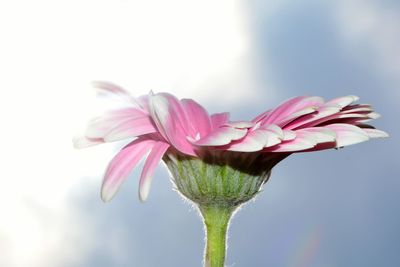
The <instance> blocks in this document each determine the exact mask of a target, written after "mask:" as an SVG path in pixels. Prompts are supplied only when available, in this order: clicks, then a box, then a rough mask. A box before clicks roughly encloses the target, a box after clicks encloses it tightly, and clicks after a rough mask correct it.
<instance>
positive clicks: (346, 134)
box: [324, 123, 369, 147]
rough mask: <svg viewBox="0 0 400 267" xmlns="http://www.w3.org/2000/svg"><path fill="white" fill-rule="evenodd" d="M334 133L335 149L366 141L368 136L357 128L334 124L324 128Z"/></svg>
mask: <svg viewBox="0 0 400 267" xmlns="http://www.w3.org/2000/svg"><path fill="white" fill-rule="evenodd" d="M324 127H325V128H328V129H331V130H333V131H335V133H336V135H337V136H336V147H343V146H348V145H353V144H357V143H361V142H364V141H367V140H368V139H369V137H368V134H367V133H366V132H365V131H364V130H362V129H360V128H359V127H357V126H354V125H350V124H344V123H335V124H330V125H326V126H324Z"/></svg>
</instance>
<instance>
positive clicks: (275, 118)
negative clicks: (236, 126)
mask: <svg viewBox="0 0 400 267" xmlns="http://www.w3.org/2000/svg"><path fill="white" fill-rule="evenodd" d="M323 103H324V100H323V99H322V98H320V97H304V96H300V97H296V98H293V99H290V100H288V101H286V102H284V103H283V104H281V105H279V106H278V107H277V108H275V109H274V110H272V112H271V113H269V114H268V115H267V116H266V117H265V118H264V119H262V124H269V123H275V124H277V122H279V121H281V120H284V119H285V118H286V117H289V116H290V115H292V114H294V113H296V112H298V111H300V110H302V109H305V108H307V107H311V108H312V107H314V108H317V107H320V106H322V105H323Z"/></svg>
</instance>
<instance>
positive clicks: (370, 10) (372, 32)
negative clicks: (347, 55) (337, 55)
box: [334, 0, 400, 82]
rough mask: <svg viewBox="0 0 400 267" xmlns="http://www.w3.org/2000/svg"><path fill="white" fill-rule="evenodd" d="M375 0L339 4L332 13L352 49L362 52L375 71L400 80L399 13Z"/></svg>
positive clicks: (399, 11)
mask: <svg viewBox="0 0 400 267" xmlns="http://www.w3.org/2000/svg"><path fill="white" fill-rule="evenodd" d="M388 5H389V4H388V3H387V4H385V3H380V2H378V1H371V0H369V1H361V0H351V1H347V0H346V1H344V0H343V1H338V2H337V5H335V6H334V7H335V9H336V12H334V15H335V18H336V23H337V26H338V30H339V33H340V34H341V35H342V37H343V38H344V40H345V41H347V43H348V44H349V45H350V47H351V49H354V50H356V51H357V52H358V53H359V52H360V51H363V50H364V51H365V49H366V51H367V52H366V53H364V54H363V55H364V56H368V57H371V56H372V59H373V60H374V61H375V63H376V65H377V67H376V70H377V71H379V70H381V71H382V70H383V72H384V74H385V75H387V76H388V77H389V78H391V79H394V80H396V81H397V82H399V80H398V78H399V77H400V53H399V49H400V45H399V44H400V28H399V25H400V16H399V13H400V10H399V9H396V8H393V7H390V6H388Z"/></svg>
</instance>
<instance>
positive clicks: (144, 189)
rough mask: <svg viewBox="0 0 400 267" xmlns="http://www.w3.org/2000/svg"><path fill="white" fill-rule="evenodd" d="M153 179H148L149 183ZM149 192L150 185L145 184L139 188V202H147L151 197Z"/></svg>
mask: <svg viewBox="0 0 400 267" xmlns="http://www.w3.org/2000/svg"><path fill="white" fill-rule="evenodd" d="M149 180H151V179H146V181H149ZM149 192H150V183H146V182H145V183H144V184H143V185H141V186H140V188H139V200H140V202H142V203H143V202H146V200H147V198H148V197H149Z"/></svg>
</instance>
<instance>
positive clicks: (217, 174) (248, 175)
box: [163, 151, 276, 206]
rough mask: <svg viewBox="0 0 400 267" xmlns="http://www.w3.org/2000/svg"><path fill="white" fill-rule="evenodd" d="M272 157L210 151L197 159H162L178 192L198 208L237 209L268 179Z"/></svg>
mask: <svg viewBox="0 0 400 267" xmlns="http://www.w3.org/2000/svg"><path fill="white" fill-rule="evenodd" d="M274 159H275V158H273V159H271V158H266V157H264V156H263V155H262V154H256V153H238V152H225V151H213V152H207V153H206V152H205V153H203V155H202V156H201V157H199V158H196V157H191V156H186V155H183V154H178V153H171V152H170V153H168V154H167V155H166V156H164V158H163V160H164V162H165V163H166V165H167V167H168V169H169V170H170V172H171V176H172V180H173V182H174V184H175V187H176V189H177V191H179V192H180V193H181V194H182V195H183V196H185V197H186V198H188V199H190V200H191V201H193V202H194V203H196V204H198V205H214V204H221V205H224V206H238V205H240V204H241V203H244V202H246V201H248V200H250V199H252V198H253V197H254V196H255V195H257V193H258V192H259V191H260V189H261V187H262V185H263V184H264V183H265V182H266V181H267V180H268V178H269V176H270V174H271V169H272V167H273V165H275V164H276V160H274Z"/></svg>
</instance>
